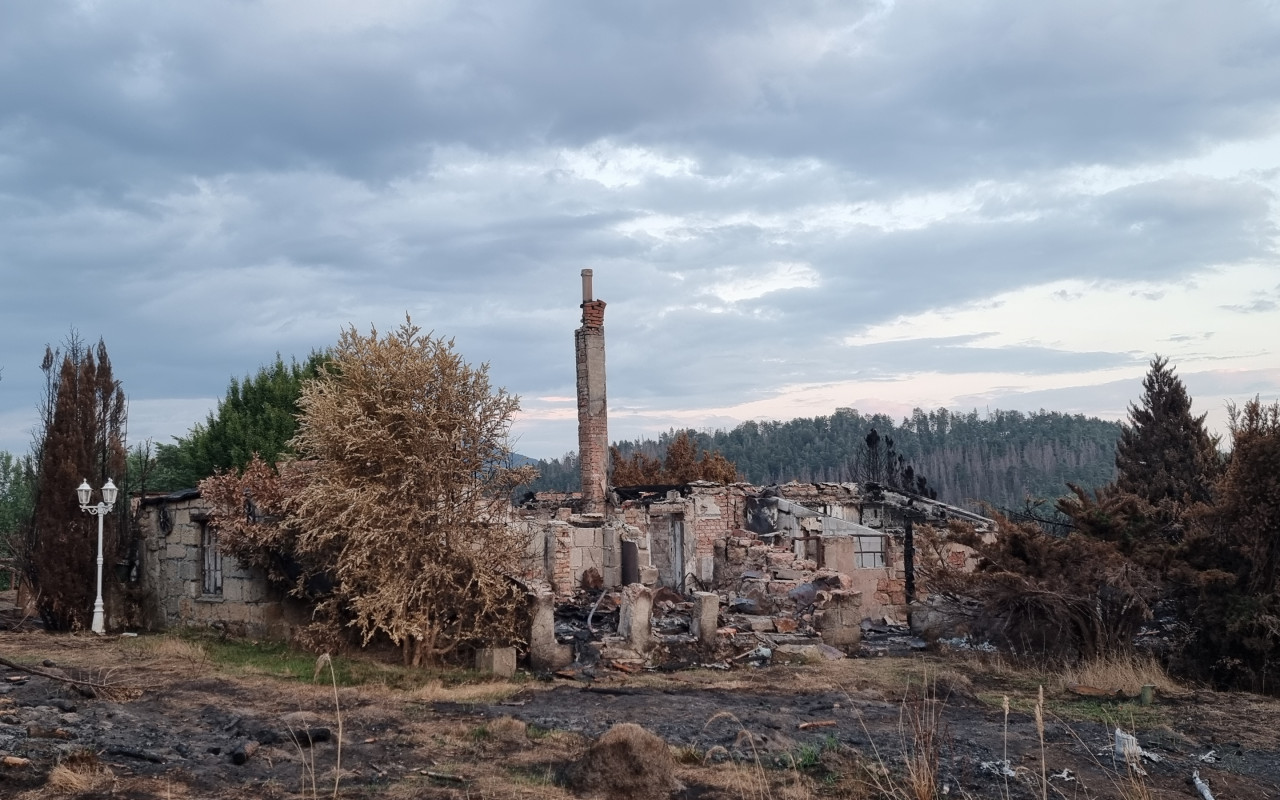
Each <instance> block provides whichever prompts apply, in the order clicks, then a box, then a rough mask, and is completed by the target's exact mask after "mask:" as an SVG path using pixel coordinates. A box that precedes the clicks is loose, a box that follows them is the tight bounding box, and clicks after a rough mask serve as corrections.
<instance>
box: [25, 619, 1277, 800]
mask: <svg viewBox="0 0 1280 800" xmlns="http://www.w3.org/2000/svg"><path fill="white" fill-rule="evenodd" d="M124 644H125V643H124V642H123V641H122V640H117V639H115V637H102V638H99V637H92V636H83V635H81V636H73V635H65V634H45V633H40V632H23V633H13V632H0V656H2V657H4V658H6V659H9V660H11V661H15V662H18V663H21V664H23V665H30V666H32V667H36V668H39V669H43V670H46V671H61V674H65V675H68V676H71V677H88V678H90V679H93V680H96V681H100V680H102V679H106V680H107V682H111V683H113V684H115V685H116V686H118V687H123V688H122V689H121V691H119V692H117V693H116V694H115V696H110V697H107V696H96V697H86V696H84V694H83V693H81V692H78V691H76V690H75V689H74V688H72V687H71V686H69V685H67V684H66V683H64V682H61V681H58V680H54V679H52V678H48V677H43V676H36V675H30V674H28V673H25V672H22V671H16V670H7V669H6V670H0V757H2V756H13V757H16V758H19V759H26V760H27V761H28V763H26V764H22V765H14V766H0V797H5V798H9V797H30V798H36V797H59V796H66V797H86V798H87V797H129V798H133V797H137V798H151V797H154V798H183V797H186V798H205V797H208V798H222V797H267V798H273V797H274V798H292V797H313V796H331V795H332V784H333V773H332V772H331V769H332V767H333V765H334V762H335V759H336V755H337V751H336V739H337V735H338V731H337V727H336V719H335V715H334V709H333V702H332V692H333V689H332V686H330V685H328V684H325V683H323V682H321V683H318V684H312V683H310V682H308V681H298V680H286V679H281V678H274V677H267V676H263V675H257V674H239V673H236V672H233V671H228V670H224V669H221V668H219V667H217V666H216V665H212V664H210V663H207V662H202V661H199V660H197V659H190V660H184V659H183V658H180V657H173V656H165V657H157V658H154V659H147V658H137V659H133V660H130V659H124V658H122V656H121V653H122V652H127V648H125V649H124V650H122V646H123V645H124ZM45 664H48V665H51V666H42V665H45ZM55 674H59V673H56V672H55ZM472 680H477V681H478V680H480V678H478V677H476V678H473V679H472ZM1044 681H1045V676H1044V675H1029V674H1027V673H1020V672H1018V671H1016V670H1010V669H1008V668H1007V667H1005V666H1003V665H1000V664H998V663H987V662H984V661H983V660H982V659H980V658H976V657H974V656H972V655H969V654H946V653H932V652H926V653H904V654H900V655H892V656H887V657H869V658H852V659H846V660H844V661H836V662H825V663H822V664H813V665H800V664H792V665H774V666H767V667H760V668H750V667H741V668H735V669H733V670H727V671H721V670H711V669H696V670H685V671H679V672H672V673H666V674H660V673H644V672H642V673H634V674H629V673H623V672H617V673H616V674H615V673H614V672H613V671H611V670H606V671H603V672H602V674H600V675H598V676H597V677H596V679H594V680H592V681H590V682H587V681H579V680H565V679H560V678H543V679H538V678H527V679H524V680H523V682H518V683H516V684H513V685H506V690H505V692H503V691H499V692H498V693H497V695H495V697H496V696H499V695H504V694H505V696H502V697H501V699H493V697H490V698H485V699H482V700H480V701H476V700H466V699H465V697H466V696H467V695H466V693H459V694H457V695H456V696H455V695H453V694H450V691H449V689H448V687H446V688H445V689H443V690H441V692H440V693H436V694H433V693H422V692H417V693H415V692H413V691H411V690H403V689H393V688H387V687H386V686H358V687H351V688H344V689H342V690H341V691H340V704H341V708H342V714H343V731H342V766H343V773H342V775H341V786H340V792H339V796H341V797H361V798H363V797H369V798H375V797H388V798H407V797H458V798H462V797H517V796H533V797H548V798H551V797H572V796H574V795H573V794H572V792H571V791H570V790H569V789H568V788H566V787H565V786H564V785H563V783H562V779H561V777H560V776H561V775H563V773H564V770H565V767H566V766H567V765H568V764H569V762H570V761H571V760H572V759H573V758H574V757H575V754H578V753H581V751H582V749H583V748H584V747H585V744H586V742H587V740H590V739H593V738H595V737H598V736H600V735H601V734H603V733H604V732H605V731H606V730H608V729H609V728H610V727H611V726H613V725H614V724H616V723H621V722H632V723H637V724H639V725H641V726H642V727H644V728H646V729H648V730H650V731H652V732H654V733H656V734H657V735H658V736H660V737H661V738H662V739H663V740H664V741H666V742H667V744H669V745H671V746H672V747H673V748H676V751H677V753H678V754H679V756H680V761H681V767H680V770H681V773H680V776H679V777H680V779H681V781H682V782H683V783H684V785H685V786H686V787H688V788H687V789H686V790H685V792H684V793H683V794H684V795H685V796H687V797H690V798H692V797H702V798H718V797H726V798H728V797H747V796H775V797H783V796H785V797H802V796H813V797H823V796H830V797H877V796H881V795H878V794H876V791H875V790H874V786H875V784H876V783H877V782H879V783H880V784H881V785H882V786H886V787H887V786H888V785H889V783H891V782H892V781H893V780H896V779H897V778H898V777H899V776H900V774H901V773H902V770H903V763H904V756H905V757H910V756H911V755H912V754H913V753H917V752H919V751H920V750H921V748H922V746H923V745H922V742H923V741H924V740H923V739H922V736H921V735H920V734H918V733H915V732H914V731H915V730H916V729H918V728H919V729H923V730H924V731H926V732H930V733H932V734H933V741H934V743H935V746H934V748H932V749H930V748H927V747H926V748H925V749H926V750H929V752H933V753H935V754H936V755H935V760H936V764H937V769H938V775H939V778H938V786H939V790H940V791H942V790H943V788H944V787H945V790H946V795H945V796H947V797H974V798H986V797H1009V798H1022V797H1026V798H1031V797H1039V796H1040V788H1039V783H1038V781H1039V775H1040V774H1041V759H1042V752H1043V761H1044V764H1045V773H1046V774H1049V775H1051V776H1058V777H1050V782H1049V785H1050V792H1049V796H1051V797H1070V798H1077V797H1079V798H1111V797H1118V798H1119V797H1124V798H1127V797H1142V796H1149V797H1169V798H1174V797H1178V798H1184V797H1196V796H1197V795H1196V794H1195V791H1194V789H1193V788H1192V786H1191V785H1190V779H1191V775H1192V771H1193V770H1196V769H1198V770H1199V773H1200V775H1201V776H1202V777H1203V778H1204V779H1205V780H1207V781H1208V783H1209V785H1210V786H1211V787H1212V789H1213V791H1214V794H1215V796H1216V797H1217V798H1219V800H1226V799H1227V798H1280V701H1277V700H1274V699H1269V698H1263V697H1258V696H1254V695H1246V694H1238V693H1216V692H1211V691H1207V690H1198V689H1191V688H1189V689H1187V690H1186V691H1184V692H1180V693H1178V694H1176V695H1173V694H1169V695H1167V696H1162V697H1159V698H1158V699H1157V702H1156V704H1155V705H1153V706H1151V707H1140V706H1136V705H1132V704H1123V705H1106V704H1099V703H1097V702H1095V701H1088V702H1083V701H1077V700H1075V699H1073V698H1072V697H1069V696H1067V695H1065V693H1064V692H1062V691H1061V689H1060V688H1054V687H1052V686H1046V692H1047V706H1048V713H1047V715H1046V721H1045V726H1044V735H1043V742H1044V744H1043V750H1042V747H1041V736H1040V733H1039V732H1038V730H1037V726H1036V723H1035V720H1034V718H1033V715H1032V714H1031V713H1030V712H1029V709H1030V704H1031V703H1032V702H1033V701H1034V697H1035V695H1036V691H1037V687H1038V685H1040V683H1042V682H1044ZM437 694H438V696H437ZM1003 697H1009V698H1010V700H1011V703H1012V705H1013V709H1014V710H1012V711H1011V712H1010V714H1009V716H1008V720H1007V732H1006V721H1005V715H1004V712H1003V710H1002V708H1001V705H1000V702H1001V698H1003ZM457 698H463V699H457ZM506 717H510V718H514V719H516V720H520V721H522V722H523V723H525V726H524V729H525V730H527V734H521V735H520V737H519V741H518V742H517V741H515V740H513V739H510V738H506V739H500V738H497V737H495V736H493V735H491V734H490V733H489V731H491V730H497V725H496V721H497V720H499V719H501V718H506ZM812 723H820V724H818V725H813V724H812ZM1117 724H1119V725H1120V726H1121V727H1123V728H1124V729H1125V730H1127V731H1131V732H1135V733H1136V735H1137V738H1138V741H1139V743H1140V744H1141V746H1142V747H1143V749H1144V750H1145V751H1147V752H1148V753H1150V754H1151V755H1153V756H1154V757H1155V759H1144V760H1143V768H1144V769H1145V771H1146V772H1147V775H1146V777H1145V778H1143V779H1142V786H1143V788H1144V790H1145V791H1146V792H1147V794H1145V795H1143V794H1139V793H1137V792H1136V791H1134V790H1132V789H1131V788H1129V778H1128V777H1127V776H1126V775H1125V772H1124V768H1123V767H1120V768H1119V769H1113V762H1112V756H1111V753H1112V741H1111V731H1112V730H1113V729H1114V727H1115V726H1116V725H1117ZM322 730H324V731H327V732H328V736H327V737H326V736H324V735H323V734H321V733H320V731H322ZM301 731H310V732H311V734H312V736H311V737H309V738H307V740H306V741H299V732H301ZM311 738H314V739H315V741H311ZM926 738H927V737H926ZM251 743H256V749H254V747H253V745H251ZM246 745H250V748H249V749H250V750H251V751H252V752H251V754H250V755H249V756H248V758H246V759H244V761H243V763H236V758H235V757H234V754H235V753H236V752H237V749H243V748H245V746H246ZM1211 752H1212V756H1210V757H1209V758H1202V757H1205V756H1208V755H1209V754H1210V753H1211ZM1006 753H1007V763H1008V766H1009V768H1010V771H1011V772H1013V773H1014V776H1013V777H1007V778H1006V777H1005V776H1003V775H1002V774H1001V771H1000V770H1001V767H1000V762H1001V761H1002V760H1003V759H1004V758H1005V756H1006ZM86 761H88V762H95V763H96V764H97V765H98V766H99V768H100V769H102V770H106V771H108V772H106V773H104V774H108V775H109V779H106V778H99V779H98V781H97V783H96V784H94V785H92V786H88V787H87V788H86V787H79V788H77V787H74V786H73V787H72V788H71V789H69V790H65V791H61V792H59V791H58V789H59V786H57V785H55V784H54V783H52V782H51V772H52V771H53V769H54V767H55V766H56V765H58V764H60V763H61V764H71V763H84V762H86ZM744 766H745V767H747V768H750V770H752V771H751V772H750V774H751V775H762V776H763V778H762V779H761V780H762V781H763V783H762V784H761V786H759V787H754V786H753V787H746V786H744V785H743V784H742V783H741V781H739V782H738V783H734V782H733V781H730V780H726V778H725V776H726V775H728V774H731V773H732V770H734V769H737V770H742V769H743V768H744ZM308 770H312V771H313V774H314V775H315V776H316V778H315V783H316V786H317V788H316V789H315V790H313V789H312V787H311V784H310V782H309V772H308ZM732 774H737V775H738V776H739V777H741V775H742V774H745V773H742V772H738V773H732ZM766 784H767V785H766ZM940 796H942V795H940Z"/></svg>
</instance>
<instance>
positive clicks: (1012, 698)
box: [977, 692, 1168, 729]
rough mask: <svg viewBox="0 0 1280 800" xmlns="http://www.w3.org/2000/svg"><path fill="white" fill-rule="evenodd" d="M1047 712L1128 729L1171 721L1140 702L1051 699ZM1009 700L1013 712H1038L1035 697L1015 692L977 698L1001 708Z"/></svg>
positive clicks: (1078, 720)
mask: <svg viewBox="0 0 1280 800" xmlns="http://www.w3.org/2000/svg"><path fill="white" fill-rule="evenodd" d="M1047 694H1048V693H1047V692H1046V698H1045V699H1046V704H1045V705H1046V708H1045V710H1046V711H1047V712H1048V713H1049V714H1050V715H1052V716H1054V717H1057V718H1058V719H1060V720H1062V721H1063V722H1068V723H1069V722H1100V723H1102V724H1104V725H1110V726H1114V725H1120V726H1122V727H1125V728H1134V727H1137V728H1143V729H1146V728H1153V727H1156V726H1159V725H1162V724H1165V723H1166V722H1168V720H1167V719H1165V716H1166V715H1165V712H1164V709H1161V708H1160V707H1158V706H1144V705H1140V704H1138V703H1136V702H1133V703H1130V702H1121V703H1117V702H1111V701H1105V700H1089V699H1083V698H1081V699H1072V698H1053V699H1050V698H1048V697H1047ZM1006 696H1007V697H1008V698H1009V709H1010V710H1011V711H1014V712H1017V713H1020V714H1028V715H1030V714H1032V713H1033V712H1034V710H1035V705H1036V699H1035V696H1034V695H1029V696H1021V695H1017V694H1013V693H1008V694H1006V693H1002V692H979V693H978V695H977V698H978V700H979V701H981V702H982V703H983V705H988V706H991V707H992V708H1000V707H1001V703H1002V702H1003V701H1004V698H1005V697H1006Z"/></svg>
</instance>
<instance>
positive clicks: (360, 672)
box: [178, 629, 519, 690]
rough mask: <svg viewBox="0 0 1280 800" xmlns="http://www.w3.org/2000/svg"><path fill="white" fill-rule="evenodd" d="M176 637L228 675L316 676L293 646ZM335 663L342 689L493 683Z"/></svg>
mask: <svg viewBox="0 0 1280 800" xmlns="http://www.w3.org/2000/svg"><path fill="white" fill-rule="evenodd" d="M178 636H180V637H181V638H183V639H187V640H190V641H196V642H199V643H200V644H201V645H202V646H203V647H204V650H205V652H206V653H208V655H209V661H210V662H211V663H212V664H213V666H214V667H216V668H218V669H221V670H225V671H227V672H237V673H253V674H258V675H270V676H273V677H276V678H282V679H284V680H296V681H304V682H307V683H310V682H311V680H312V678H313V676H314V675H315V670H316V655H315V653H310V652H307V651H306V650H301V649H299V648H296V647H293V646H291V645H290V644H288V643H287V642H280V641H258V640H252V639H234V638H225V639H224V638H220V637H218V636H215V635H211V634H209V633H206V632H204V631H200V630H195V629H188V630H186V631H183V632H181V633H179V634H178ZM332 662H333V673H334V678H335V679H336V681H337V683H338V685H339V686H364V685H369V684H377V685H383V686H386V687H388V688H391V689H398V690H412V689H417V688H420V687H423V686H426V685H428V684H431V683H433V682H434V683H439V684H444V685H445V686H457V685H464V684H475V683H486V682H489V681H492V676H489V675H484V674H482V673H479V672H476V671H475V670H465V669H457V668H424V667H404V666H400V665H398V664H388V663H385V662H382V661H377V660H375V659H373V658H371V657H367V656H359V655H357V656H354V657H351V656H333V657H332ZM517 675H518V676H519V673H517ZM517 680H519V677H517Z"/></svg>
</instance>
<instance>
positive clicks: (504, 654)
mask: <svg viewBox="0 0 1280 800" xmlns="http://www.w3.org/2000/svg"><path fill="white" fill-rule="evenodd" d="M476 671H477V672H487V673H489V674H491V675H497V676H498V677H499V678H510V677H512V676H514V675H515V674H516V649H515V648H514V647H484V648H481V649H479V650H477V651H476Z"/></svg>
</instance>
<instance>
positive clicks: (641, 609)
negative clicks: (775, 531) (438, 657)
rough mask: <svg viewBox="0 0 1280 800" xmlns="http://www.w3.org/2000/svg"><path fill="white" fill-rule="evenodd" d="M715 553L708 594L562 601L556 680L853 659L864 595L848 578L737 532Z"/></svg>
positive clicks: (650, 591) (647, 589)
mask: <svg viewBox="0 0 1280 800" xmlns="http://www.w3.org/2000/svg"><path fill="white" fill-rule="evenodd" d="M717 550H718V553H717V555H718V556H720V557H719V558H717V565H718V566H719V565H723V568H722V569H720V570H719V571H718V572H717V575H716V580H715V586H714V587H713V589H714V591H707V592H694V593H693V594H682V593H680V592H677V591H675V590H673V589H670V588H667V587H658V588H654V587H651V586H646V585H644V584H639V583H637V584H631V585H630V586H625V587H623V588H622V589H621V590H616V591H609V590H594V589H593V588H587V587H584V588H580V589H579V590H578V591H577V592H576V593H575V594H574V595H573V596H572V597H570V598H564V599H563V601H562V602H560V603H558V604H557V606H556V609H555V638H556V643H557V644H558V645H561V646H568V647H570V648H572V653H573V661H572V663H571V664H568V665H566V666H564V667H561V668H560V670H559V672H560V673H561V674H563V675H565V676H573V677H592V676H594V675H596V674H598V673H599V671H600V670H602V669H615V670H619V671H623V672H633V671H637V670H640V669H679V668H683V667H689V666H695V665H702V666H712V667H719V668H722V669H728V668H730V667H733V666H747V665H757V666H758V665H763V664H767V663H770V662H773V661H776V660H783V661H786V660H801V661H803V660H818V659H838V658H844V657H846V656H847V655H856V654H857V653H858V647H859V644H860V642H861V639H862V626H861V622H862V613H861V602H862V596H861V592H858V591H855V590H852V589H851V588H849V587H850V586H851V581H850V579H849V577H848V576H847V575H843V574H841V573H839V572H835V571H834V570H827V569H820V568H819V567H818V565H817V563H816V562H815V561H814V560H812V559H808V558H803V557H798V556H796V555H795V553H794V552H793V551H792V550H791V549H790V548H788V547H782V546H778V545H775V544H772V543H771V542H769V541H765V540H764V538H763V537H760V536H758V535H756V534H753V533H750V532H747V531H742V530H738V531H734V532H733V535H732V536H729V537H727V538H725V539H724V540H722V541H721V542H718V543H717ZM691 581H692V578H691Z"/></svg>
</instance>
